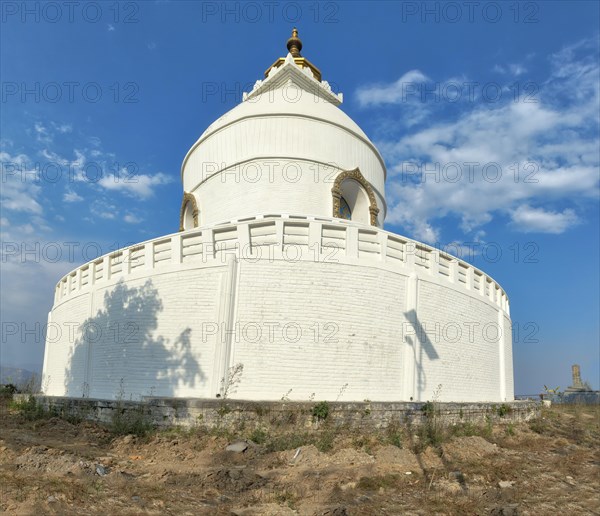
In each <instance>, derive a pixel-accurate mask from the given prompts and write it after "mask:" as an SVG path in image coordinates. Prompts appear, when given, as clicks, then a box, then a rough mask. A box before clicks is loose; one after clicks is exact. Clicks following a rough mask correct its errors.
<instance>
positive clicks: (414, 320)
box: [405, 310, 440, 399]
mask: <svg viewBox="0 0 600 516" xmlns="http://www.w3.org/2000/svg"><path fill="white" fill-rule="evenodd" d="M405 315H406V318H407V319H408V321H410V323H411V324H412V325H413V328H414V331H415V334H414V335H407V336H406V342H407V343H408V344H409V345H410V347H411V348H412V351H413V357H414V361H415V369H416V378H415V384H416V385H415V388H416V392H415V395H416V396H417V399H421V395H422V394H423V392H425V388H426V387H427V373H426V372H425V367H424V364H423V359H424V357H423V354H425V355H427V358H428V359H429V360H437V359H439V358H440V356H439V355H438V353H437V351H436V350H435V347H434V346H433V343H432V342H431V340H430V339H429V337H428V336H427V333H426V332H425V327H424V326H423V324H421V321H420V320H419V317H418V315H417V312H416V311H415V310H409V311H408V312H406V313H405ZM415 338H416V340H417V341H418V342H419V347H418V350H417V346H416V345H415V340H414V339H415Z"/></svg>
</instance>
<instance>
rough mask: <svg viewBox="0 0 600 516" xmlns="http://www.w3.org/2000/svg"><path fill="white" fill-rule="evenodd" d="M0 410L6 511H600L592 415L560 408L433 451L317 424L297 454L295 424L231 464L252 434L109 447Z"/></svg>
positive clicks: (84, 431) (88, 428) (100, 435)
mask: <svg viewBox="0 0 600 516" xmlns="http://www.w3.org/2000/svg"><path fill="white" fill-rule="evenodd" d="M1 409H2V411H1V414H2V424H1V428H0V512H4V513H7V514H35V515H41V514H61V515H69V514H78V515H85V514H106V515H121V514H123V515H127V514H161V515H162V514H176V515H186V514H189V515H204V514H211V515H212V514H217V515H220V514H224V515H225V514H235V515H254V514H257V515H258V514H260V515H287V514H290V515H291V514H300V515H332V516H334V515H335V516H342V515H371V514H372V515H380V514H423V515H430V514H495V515H505V516H506V515H517V514H519V515H527V514H530V515H536V516H537V515H546V514H548V515H557V514H559V515H565V516H567V515H574V514H600V498H599V496H600V495H599V492H600V490H599V489H598V488H599V487H600V483H599V480H600V477H599V471H600V470H599V465H600V453H599V444H598V443H599V442H600V439H599V438H600V419H599V418H600V410H599V408H598V407H589V406H579V407H558V406H555V407H551V408H549V409H544V411H543V413H542V416H541V417H540V418H537V419H535V420H533V421H530V422H527V423H520V424H514V425H504V426H497V427H494V428H489V427H488V428H487V432H486V431H484V430H482V431H481V432H480V435H474V434H476V433H477V431H476V430H475V429H473V428H471V429H470V432H465V431H463V434H467V433H469V434H471V435H457V433H455V434H454V435H453V436H447V437H445V438H444V439H442V440H441V441H440V442H437V443H435V445H433V446H428V447H425V446H423V445H421V446H420V447H418V446H415V443H414V441H413V439H414V438H415V436H411V435H410V431H408V432H404V433H396V434H394V435H391V434H389V433H388V434H387V435H386V434H383V435H361V434H360V433H359V432H357V431H349V430H346V431H335V432H334V431H333V430H331V429H327V428H326V426H325V427H324V429H323V430H322V432H325V434H324V437H323V436H322V437H320V438H319V439H317V440H315V441H312V443H311V444H302V438H301V435H300V433H299V431H298V429H295V428H293V427H292V428H288V429H282V430H281V433H280V434H278V436H277V437H275V436H270V435H268V434H267V433H265V432H262V433H261V432H259V433H258V434H257V433H256V432H254V433H253V434H252V436H253V437H254V438H255V440H256V441H259V442H261V444H255V443H253V442H250V443H249V444H248V449H247V450H246V451H245V452H238V453H236V452H233V451H226V449H225V448H226V447H227V445H228V444H230V443H231V442H232V440H235V438H236V437H237V438H239V439H249V437H250V434H248V433H246V434H244V433H243V432H242V433H241V435H237V436H235V435H226V434H225V433H219V432H215V431H210V432H209V431H202V430H195V431H191V432H190V431H182V430H171V431H168V432H153V433H151V434H149V435H146V436H143V437H140V436H134V435H124V436H123V435H121V436H115V434H114V433H111V431H110V430H109V429H108V428H106V427H103V426H99V425H96V424H92V423H89V422H81V423H78V424H71V423H69V422H67V421H64V420H61V419H58V418H50V419H48V418H41V419H34V420H30V419H27V418H25V417H24V415H23V414H22V413H21V412H20V411H18V410H16V409H14V408H13V409H11V408H9V407H8V404H7V402H4V403H3V405H2V407H1ZM463 430H464V429H463ZM286 432H287V433H286ZM482 435H484V436H483V437H482ZM306 442H308V441H306ZM392 443H393V444H392ZM286 448H289V449H286ZM319 448H320V449H322V450H327V451H325V452H323V451H319ZM415 451H417V453H415Z"/></svg>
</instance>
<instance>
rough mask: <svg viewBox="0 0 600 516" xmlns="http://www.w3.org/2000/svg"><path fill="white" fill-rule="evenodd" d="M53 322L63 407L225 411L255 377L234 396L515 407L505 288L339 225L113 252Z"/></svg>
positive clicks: (64, 283) (53, 374)
mask: <svg viewBox="0 0 600 516" xmlns="http://www.w3.org/2000/svg"><path fill="white" fill-rule="evenodd" d="M50 321H51V324H52V325H55V326H56V327H58V328H61V329H62V330H63V331H62V333H61V334H60V337H59V338H54V334H52V336H53V338H52V339H51V338H50V334H51V332H49V338H48V341H47V344H46V355H45V360H44V379H43V384H44V391H45V392H46V393H47V394H50V395H58V396H82V395H85V396H90V397H100V398H115V397H117V396H119V395H122V396H123V397H124V398H127V399H129V398H130V397H133V398H137V397H139V396H144V395H159V396H160V395H163V396H180V397H214V396H216V394H217V393H220V392H221V393H222V388H223V384H222V378H224V377H226V376H227V375H228V372H229V371H230V370H231V369H230V368H231V367H233V366H234V365H235V364H243V372H242V373H241V375H240V376H239V383H237V382H236V383H235V385H234V389H233V392H230V393H229V395H230V397H234V398H245V399H257V400H260V399H263V400H268V399H270V400H279V399H281V397H282V396H284V395H287V396H288V397H289V398H290V399H308V398H309V397H311V395H312V394H313V393H314V399H317V400H322V399H328V400H336V399H340V400H344V401H349V400H356V401H362V400H364V399H370V400H373V401H376V400H381V401H388V400H407V401H408V400H410V399H411V398H412V399H413V400H414V401H425V400H429V399H431V398H432V397H433V396H434V393H435V392H436V390H438V388H439V386H440V385H441V388H439V389H440V390H439V399H440V400H441V401H503V400H510V399H512V398H513V385H512V339H511V334H510V318H509V314H508V299H507V297H506V294H505V293H504V292H503V290H502V289H501V288H500V287H499V285H497V283H495V282H494V281H493V280H492V279H491V278H489V277H488V276H486V275H484V274H483V273H481V271H478V270H477V269H475V268H473V267H472V266H470V265H469V264H466V263H464V262H461V261H460V260H457V259H455V258H452V257H450V256H448V255H445V254H441V253H439V252H438V251H437V250H435V249H432V248H430V247H428V246H425V245H423V244H420V243H418V242H414V241H411V240H409V239H406V238H404V237H400V236H397V235H393V234H391V233H388V232H385V231H382V230H378V229H375V228H373V227H370V226H366V225H362V224H356V223H352V222H348V221H342V220H339V219H331V218H330V219H324V220H321V219H319V220H317V219H313V218H304V217H300V216H297V217H277V216H266V217H264V218H261V217H258V218H253V219H252V220H248V221H245V222H231V223H226V224H220V225H217V226H213V227H203V228H200V229H198V230H193V231H186V232H183V233H178V234H175V235H169V236H166V237H163V238H160V239H156V240H153V241H149V242H146V243H142V244H139V245H137V246H134V247H132V248H128V249H125V250H122V251H119V252H116V253H112V254H111V255H107V256H105V257H102V258H100V259H98V260H96V261H94V262H91V263H89V264H86V265H84V266H82V267H80V268H78V269H77V270H75V271H73V272H72V273H70V274H68V275H67V276H65V278H63V279H62V280H61V281H60V282H59V284H58V285H57V290H56V297H55V304H54V308H53V310H52V312H51V314H50ZM69 329H70V330H72V331H67V330H69ZM498 330H500V331H499V332H498ZM94 332H95V333H94ZM69 333H70V334H69Z"/></svg>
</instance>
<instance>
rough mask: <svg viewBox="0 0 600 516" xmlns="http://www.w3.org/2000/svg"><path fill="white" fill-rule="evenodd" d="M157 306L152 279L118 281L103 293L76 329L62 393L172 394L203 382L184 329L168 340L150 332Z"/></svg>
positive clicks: (126, 396)
mask: <svg viewBox="0 0 600 516" xmlns="http://www.w3.org/2000/svg"><path fill="white" fill-rule="evenodd" d="M162 310H163V303H162V301H161V299H160V297H159V295H158V291H157V289H156V288H155V287H154V286H153V284H152V280H148V281H146V283H145V284H144V285H142V286H140V287H128V286H127V285H126V284H125V282H124V281H123V280H121V281H119V282H118V283H117V284H116V285H115V287H114V288H113V289H112V290H110V291H109V292H106V293H105V294H104V303H103V307H102V308H101V309H99V310H98V311H97V312H96V315H94V316H93V317H90V318H88V319H86V320H85V321H84V322H83V324H81V325H80V326H79V327H78V328H77V330H76V337H77V338H76V340H75V343H74V346H73V348H72V349H71V352H70V354H69V358H68V360H67V364H66V367H65V380H64V382H65V395H67V396H73V397H93V398H109V399H111V398H122V399H139V398H140V397H141V396H174V395H176V394H177V389H178V388H179V387H182V386H187V387H191V388H194V387H195V386H196V385H198V384H201V383H202V382H204V381H205V379H206V377H205V374H204V373H203V371H202V369H201V367H200V364H199V362H198V360H197V358H198V355H197V353H194V352H193V350H192V344H191V333H192V330H191V329H190V328H189V327H188V328H186V329H184V330H183V331H181V332H180V333H179V334H178V335H177V336H174V338H173V339H170V338H169V337H164V336H162V335H156V330H157V329H158V313H159V312H161V311H162ZM170 322H171V321H166V323H167V324H169V323H170Z"/></svg>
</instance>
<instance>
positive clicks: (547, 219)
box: [511, 205, 579, 233]
mask: <svg viewBox="0 0 600 516" xmlns="http://www.w3.org/2000/svg"><path fill="white" fill-rule="evenodd" d="M511 218H512V221H513V222H514V223H515V224H517V225H518V226H519V229H520V230H521V231H524V232H526V233H529V232H540V233H564V232H565V231H566V230H567V229H568V228H570V227H571V226H574V225H575V224H577V223H578V222H579V219H578V217H577V215H576V214H575V212H574V211H573V210H571V209H565V210H563V211H562V212H556V211H546V210H544V209H543V208H532V207H531V206H528V205H522V206H519V207H518V208H517V209H515V210H513V211H512V212H511Z"/></svg>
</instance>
